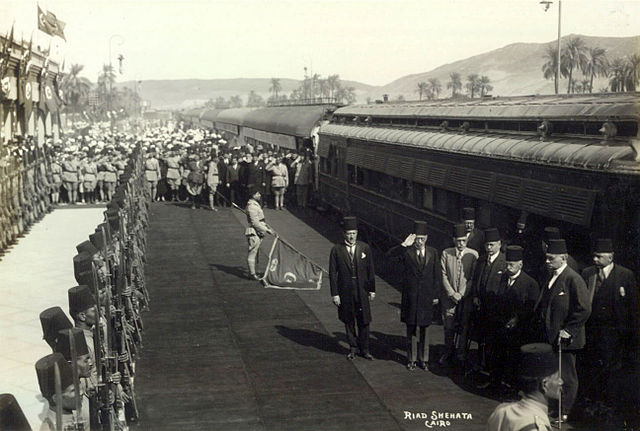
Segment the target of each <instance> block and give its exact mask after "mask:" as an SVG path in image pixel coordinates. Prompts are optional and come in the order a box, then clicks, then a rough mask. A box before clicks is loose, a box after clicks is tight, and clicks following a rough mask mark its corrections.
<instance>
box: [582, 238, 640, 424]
mask: <svg viewBox="0 0 640 431" xmlns="http://www.w3.org/2000/svg"><path fill="white" fill-rule="evenodd" d="M613 256H614V255H613V242H612V241H611V239H608V238H607V239H598V240H596V243H595V247H594V250H593V263H594V265H593V266H590V267H588V268H585V270H584V271H582V277H583V278H584V280H585V282H586V284H587V289H588V291H589V298H590V300H591V315H590V316H589V320H587V323H586V325H585V332H586V344H585V349H584V353H583V354H582V356H581V357H580V358H579V359H581V361H580V364H579V365H580V366H579V371H580V375H584V376H588V377H589V385H588V386H589V389H590V390H587V391H585V393H584V395H585V396H588V397H589V398H591V399H592V400H596V401H604V400H605V399H606V400H609V401H610V402H613V403H612V404H613V405H614V406H615V407H616V408H617V410H618V412H619V413H623V412H625V413H628V412H630V411H632V410H633V405H628V403H629V402H633V400H636V401H637V399H638V397H637V387H634V386H636V385H635V384H634V383H636V384H637V382H636V381H635V379H633V378H631V379H629V378H624V376H625V370H630V371H632V372H630V373H629V374H627V376H632V375H633V374H634V373H633V371H636V370H634V368H635V367H634V365H633V363H634V361H635V360H636V359H637V358H638V347H639V316H640V310H639V308H640V307H639V305H638V291H637V287H636V278H635V275H634V274H633V272H632V271H630V270H629V269H627V268H625V267H623V266H620V265H618V264H614V262H613ZM632 393H633V395H631V394H632ZM623 400H625V401H626V402H623ZM625 404H626V405H625Z"/></svg>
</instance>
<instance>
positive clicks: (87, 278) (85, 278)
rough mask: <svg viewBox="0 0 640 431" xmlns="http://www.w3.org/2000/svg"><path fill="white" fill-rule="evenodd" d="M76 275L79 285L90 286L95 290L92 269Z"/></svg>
mask: <svg viewBox="0 0 640 431" xmlns="http://www.w3.org/2000/svg"><path fill="white" fill-rule="evenodd" d="M75 277H76V281H77V282H78V284H79V285H85V286H88V287H89V289H91V291H92V292H93V289H94V288H95V286H94V280H93V272H92V271H82V272H80V273H78V274H75Z"/></svg>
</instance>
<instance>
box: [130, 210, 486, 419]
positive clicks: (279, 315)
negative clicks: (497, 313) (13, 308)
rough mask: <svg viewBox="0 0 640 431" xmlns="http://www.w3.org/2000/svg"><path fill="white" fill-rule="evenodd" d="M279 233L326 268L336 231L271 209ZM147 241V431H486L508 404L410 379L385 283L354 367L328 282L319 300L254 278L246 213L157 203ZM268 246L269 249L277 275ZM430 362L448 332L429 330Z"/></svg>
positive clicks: (323, 220) (142, 388)
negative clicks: (367, 348)
mask: <svg viewBox="0 0 640 431" xmlns="http://www.w3.org/2000/svg"><path fill="white" fill-rule="evenodd" d="M265 217H266V220H267V223H269V224H270V225H271V226H272V227H273V228H274V229H275V230H276V231H277V232H278V233H279V234H280V235H281V236H283V237H284V238H286V239H287V240H288V241H289V242H291V243H292V244H293V245H294V246H295V247H297V248H298V249H299V250H300V251H301V252H302V253H304V254H305V255H307V256H309V257H310V258H311V259H313V260H314V261H316V262H317V263H319V264H320V265H321V266H323V267H324V268H328V257H329V251H330V249H331V247H332V245H333V242H334V241H336V240H337V239H338V238H339V237H340V232H339V227H338V225H337V224H336V223H333V222H332V221H331V220H330V219H328V218H327V217H325V216H323V215H321V214H319V213H317V212H315V211H313V210H307V211H306V212H300V213H292V212H290V211H274V210H269V209H266V210H265ZM150 224H151V229H150V230H149V236H148V256H147V267H146V274H147V283H148V286H149V294H150V296H151V298H152V299H151V300H152V302H151V311H150V312H149V313H147V314H146V315H145V316H144V319H145V334H144V339H143V345H144V346H143V349H142V356H141V358H140V359H139V361H138V364H137V377H136V391H137V396H138V407H139V409H140V421H139V422H140V425H139V429H141V430H142V429H153V430H161V429H167V430H170V429H189V430H198V429H202V430H212V429H216V430H356V429H358V430H395V429H425V428H426V429H430V428H432V429H449V430H484V429H485V428H486V422H487V418H488V416H489V414H490V413H491V411H492V410H493V408H494V407H495V406H496V405H497V404H498V401H497V400H493V399H490V398H485V397H482V396H479V395H477V394H474V393H472V392H469V391H468V390H467V389H464V388H462V377H461V376H454V377H453V378H452V377H450V376H447V375H446V373H445V372H444V370H439V369H434V371H423V370H420V369H418V370H415V371H412V372H410V371H408V370H407V369H406V368H405V356H404V355H405V346H404V331H405V329H404V325H403V324H402V323H401V322H400V316H399V312H400V311H399V302H400V292H399V291H398V290H396V289H395V288H394V287H392V286H390V285H389V284H387V283H386V282H385V281H383V280H381V279H379V278H378V279H377V284H376V286H377V295H376V298H375V300H374V301H373V303H372V314H373V322H372V325H371V336H372V340H371V351H372V353H373V355H374V357H375V358H376V360H375V361H372V362H369V361H366V360H365V359H363V358H356V360H355V361H353V362H349V361H347V360H346V353H347V352H348V345H347V343H346V338H345V334H344V326H343V325H342V324H341V323H340V322H339V321H338V319H337V312H336V309H335V307H334V305H333V304H332V302H331V299H330V294H329V291H328V289H329V282H328V278H327V277H326V275H325V277H324V278H323V284H322V288H321V290H319V291H282V290H273V289H265V288H264V287H262V286H261V284H260V283H258V282H256V281H252V280H249V279H248V277H247V275H248V273H247V269H246V240H245V237H244V226H245V225H246V220H245V216H244V214H242V213H241V212H240V211H238V210H234V209H229V208H224V209H220V211H218V212H212V211H208V210H202V209H201V210H192V209H190V208H189V207H188V206H182V204H177V203H176V204H173V203H154V204H153V205H152V207H151V220H150ZM271 242H272V239H271V238H268V239H267V240H265V241H264V243H263V245H262V249H261V256H260V265H259V267H260V268H264V266H265V265H266V254H267V253H268V250H269V247H270V244H271ZM430 338H431V344H432V347H431V352H432V360H433V359H434V358H435V362H437V358H438V357H439V353H440V352H441V350H440V349H439V346H441V345H442V328H441V327H440V326H432V327H431V328H430Z"/></svg>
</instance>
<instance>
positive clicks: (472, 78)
mask: <svg viewBox="0 0 640 431" xmlns="http://www.w3.org/2000/svg"><path fill="white" fill-rule="evenodd" d="M479 80H480V77H479V76H478V74H477V73H472V74H471V75H468V76H467V85H466V87H467V91H468V92H469V94H470V95H471V98H472V99H473V97H474V96H475V95H476V91H478V90H479V88H478V81H479Z"/></svg>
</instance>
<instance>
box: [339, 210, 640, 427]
mask: <svg viewBox="0 0 640 431" xmlns="http://www.w3.org/2000/svg"><path fill="white" fill-rule="evenodd" d="M463 218H464V220H461V222H460V223H459V224H456V225H455V226H454V229H453V231H452V233H451V239H452V242H453V247H449V248H445V249H444V250H440V251H439V250H436V249H435V248H433V247H430V246H429V245H428V235H427V224H426V223H425V222H422V221H416V222H415V226H414V229H413V233H411V234H410V235H409V236H408V237H407V238H406V239H405V241H404V242H402V243H401V244H400V245H398V246H395V247H392V248H391V249H390V250H388V251H387V253H386V259H387V261H388V262H391V263H392V264H393V265H394V266H395V267H396V268H398V269H399V272H400V273H402V276H403V282H402V300H401V304H400V318H401V321H402V322H403V323H404V324H405V325H406V334H407V335H406V348H407V364H406V366H407V369H408V370H409V371H414V370H416V369H419V368H421V369H423V370H425V371H426V370H429V369H433V368H432V367H434V366H438V367H447V368H449V369H451V370H452V371H455V369H456V368H457V369H459V370H460V371H462V372H463V374H465V376H469V375H470V374H472V373H473V375H474V378H473V379H469V381H474V382H475V386H476V390H481V391H486V392H484V393H486V394H492V395H494V396H497V397H499V398H502V399H509V398H513V399H515V398H516V395H517V393H518V391H519V390H523V391H524V393H525V399H523V400H524V401H523V400H520V401H517V402H516V403H515V404H505V405H502V406H501V407H500V408H499V410H498V411H497V413H496V414H495V416H494V417H493V422H492V423H493V425H491V424H490V425H491V426H490V429H491V430H501V431H502V430H520V429H538V428H522V427H524V426H526V425H527V423H524V422H526V420H530V422H529V425H531V424H533V425H535V420H534V419H535V418H534V417H535V416H536V415H540V412H544V415H542V416H543V417H544V421H542V422H541V423H540V425H541V426H546V425H550V421H549V419H548V418H547V413H549V414H550V417H551V418H552V419H554V420H555V421H556V422H562V421H565V422H566V421H567V420H568V419H569V420H571V419H573V420H575V419H576V417H579V416H580V413H581V414H583V415H587V416H588V417H585V416H583V417H580V419H581V420H587V421H588V420H595V422H596V423H598V424H599V426H600V427H601V428H599V429H622V427H624V426H627V427H629V428H626V429H631V428H630V427H632V426H634V424H635V425H636V426H637V424H638V413H639V408H638V401H639V400H640V397H639V394H638V391H639V389H638V383H639V382H638V370H639V367H638V358H639V357H640V356H639V350H638V349H639V347H640V336H639V335H640V326H639V323H640V322H639V319H640V303H639V296H638V289H637V286H636V277H635V275H634V274H633V273H632V271H630V270H629V269H627V268H624V267H623V266H621V265H619V264H617V263H615V262H614V252H613V249H614V247H613V243H612V241H611V240H610V239H608V238H600V239H598V240H597V241H596V242H595V244H594V246H593V250H592V251H593V265H591V266H588V267H586V268H584V269H582V270H580V269H578V267H577V264H576V261H575V259H573V258H572V257H571V255H570V254H569V250H568V249H567V244H566V242H565V240H564V239H563V237H562V234H561V232H560V230H559V229H558V228H557V227H552V226H549V227H547V228H545V230H544V234H545V235H544V240H543V241H542V244H532V243H527V244H518V241H517V238H516V239H511V240H510V241H509V245H508V246H505V245H506V243H507V241H506V239H505V238H503V237H502V236H501V233H500V232H499V231H498V229H495V228H488V229H485V230H480V229H478V228H476V226H475V211H474V209H473V208H465V209H464V214H463ZM343 231H344V240H343V241H342V242H340V243H338V244H336V245H335V246H334V247H333V249H332V251H331V255H330V259H329V262H330V268H329V277H330V282H331V296H332V299H333V302H334V304H335V305H336V306H337V307H338V317H339V319H340V320H341V321H342V322H343V323H344V325H345V330H346V334H347V340H348V342H349V345H350V347H351V348H350V351H349V353H348V355H347V359H349V360H354V359H355V358H356V356H357V355H358V354H359V355H360V356H362V357H363V358H365V359H368V360H374V357H373V356H372V354H371V352H370V351H369V325H370V322H371V321H372V317H373V316H372V313H371V306H370V301H371V300H373V299H374V298H375V272H374V269H373V258H372V253H371V250H370V248H369V246H368V245H367V244H366V243H364V242H361V241H358V240H357V235H358V224H357V220H356V219H355V218H354V217H345V218H344V220H343ZM527 247H530V248H532V247H541V249H542V252H543V255H544V258H543V260H542V261H539V262H532V261H527V259H526V257H525V256H527V254H526V253H525V249H526V248H527ZM524 268H535V269H531V270H528V271H529V272H531V274H527V272H526V271H525V269H524ZM435 304H439V307H440V311H441V314H442V316H441V318H442V321H443V331H444V344H445V351H444V353H443V354H442V355H441V356H440V357H439V358H435V359H433V358H432V356H430V353H429V337H428V333H429V332H428V327H429V326H430V325H431V323H432V321H433V313H434V306H435ZM473 342H475V343H477V347H478V349H477V350H476V349H473V350H472V349H471V348H470V347H471V345H472V343H473ZM471 353H473V354H471ZM476 353H477V354H476ZM550 355H551V356H552V357H553V362H555V364H556V366H555V370H554V369H553V368H554V367H553V366H549V357H550ZM430 357H431V358H432V359H430ZM523 358H525V359H524V361H525V362H522V361H523ZM536 361H537V362H536ZM559 363H560V364H561V366H559V365H558V364H559ZM536 364H537V365H536ZM558 370H559V371H558ZM523 372H524V373H525V374H523ZM523 382H524V383H523ZM579 382H580V385H579V384H578V383H579ZM554 385H555V387H557V386H558V385H561V387H562V391H561V392H562V394H561V400H562V402H561V407H560V409H561V410H559V409H558V406H557V404H555V403H551V404H549V403H548V400H549V399H551V398H558V397H559V395H558V391H557V390H555V389H554V390H551V389H550V387H551V386H554ZM545 394H546V395H545ZM543 395H545V396H543ZM527 396H528V397H529V398H526V397H527ZM534 401H535V402H534ZM543 401H544V402H543ZM576 404H580V408H579V409H577V408H576V409H574V405H576ZM547 408H549V410H547ZM523 409H524V410H523ZM523 412H524V413H523ZM523 415H524V416H523ZM523 417H524V418H526V420H525V419H523ZM514 423H518V424H520V425H522V427H515V425H514ZM540 429H545V428H544V427H543V428H540Z"/></svg>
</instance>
